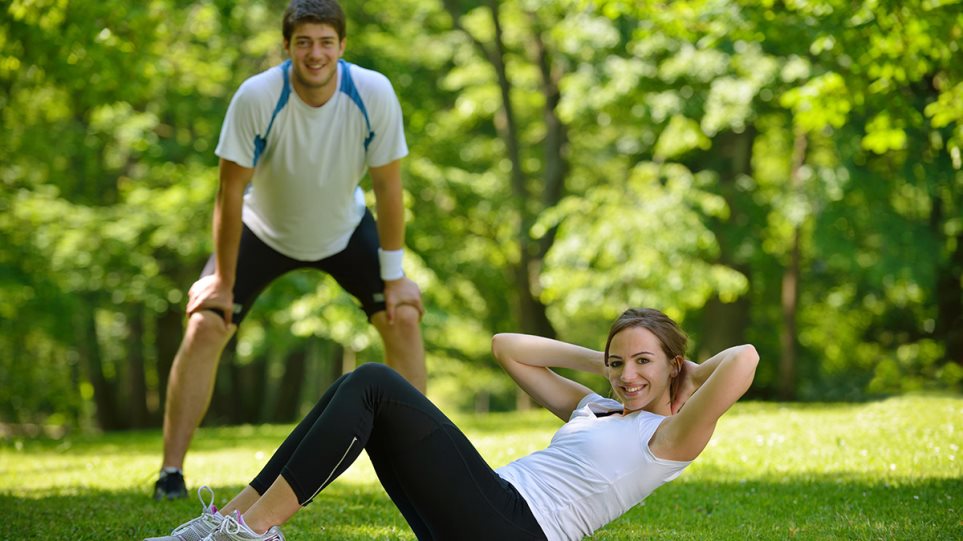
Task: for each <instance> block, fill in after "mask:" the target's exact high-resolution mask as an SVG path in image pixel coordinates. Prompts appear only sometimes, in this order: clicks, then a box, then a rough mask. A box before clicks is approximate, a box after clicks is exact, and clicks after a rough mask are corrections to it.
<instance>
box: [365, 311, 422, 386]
mask: <svg viewBox="0 0 963 541" xmlns="http://www.w3.org/2000/svg"><path fill="white" fill-rule="evenodd" d="M371 323H372V324H374V326H375V328H376V329H378V333H379V334H381V340H382V341H383V342H384V345H385V362H386V363H387V364H388V366H390V367H392V368H394V369H395V370H397V371H398V373H400V374H401V375H402V376H404V378H405V379H407V380H408V381H409V382H410V383H411V384H412V385H414V386H415V387H416V388H417V389H418V390H419V391H421V392H422V393H424V392H425V389H426V388H427V385H428V371H427V369H426V368H425V344H424V342H423V341H422V339H421V314H420V313H419V312H418V310H417V309H416V308H414V307H413V306H408V305H407V304H402V305H399V306H398V307H397V308H395V320H394V322H393V323H390V324H389V323H388V315H387V313H386V312H384V311H381V312H377V313H375V314H374V315H373V316H371Z"/></svg>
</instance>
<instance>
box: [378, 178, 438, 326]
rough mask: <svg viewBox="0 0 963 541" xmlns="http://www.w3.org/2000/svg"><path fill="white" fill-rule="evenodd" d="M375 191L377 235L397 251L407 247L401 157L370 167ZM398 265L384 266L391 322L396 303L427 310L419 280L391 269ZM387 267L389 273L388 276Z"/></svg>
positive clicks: (383, 246)
mask: <svg viewBox="0 0 963 541" xmlns="http://www.w3.org/2000/svg"><path fill="white" fill-rule="evenodd" d="M368 172H369V174H370V175H371V182H372V186H373V188H374V194H375V211H376V212H377V213H378V239H379V241H380V243H381V249H382V250H383V251H387V252H396V251H398V250H403V249H404V247H405V205H404V191H403V190H402V187H401V161H400V160H394V161H392V162H390V163H387V164H385V165H382V166H379V167H371V168H370V169H369V170H368ZM394 270H398V271H400V268H398V269H385V268H382V269H381V271H382V278H385V305H386V306H385V310H386V312H387V316H388V322H389V323H391V322H393V321H394V310H395V307H397V306H399V305H402V304H408V305H411V306H413V307H415V308H416V309H417V310H418V312H419V313H421V314H424V312H425V309H424V307H423V306H422V304H421V291H420V290H419V289H418V286H417V284H415V283H414V282H412V281H411V280H409V279H408V278H405V276H404V275H403V274H402V275H400V276H397V275H395V274H394V273H391V271H394ZM386 271H388V272H389V273H391V274H390V276H388V277H387V278H386V277H385V272H386Z"/></svg>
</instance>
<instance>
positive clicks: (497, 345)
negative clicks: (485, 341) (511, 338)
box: [492, 333, 508, 364]
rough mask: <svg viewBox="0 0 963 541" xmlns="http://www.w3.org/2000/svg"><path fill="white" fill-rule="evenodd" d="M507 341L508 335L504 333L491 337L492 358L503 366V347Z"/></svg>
mask: <svg viewBox="0 0 963 541" xmlns="http://www.w3.org/2000/svg"><path fill="white" fill-rule="evenodd" d="M507 341H508V335H507V334H505V333H498V334H496V335H495V336H492V356H493V357H495V360H496V361H498V364H505V347H506V345H505V344H506V342H507Z"/></svg>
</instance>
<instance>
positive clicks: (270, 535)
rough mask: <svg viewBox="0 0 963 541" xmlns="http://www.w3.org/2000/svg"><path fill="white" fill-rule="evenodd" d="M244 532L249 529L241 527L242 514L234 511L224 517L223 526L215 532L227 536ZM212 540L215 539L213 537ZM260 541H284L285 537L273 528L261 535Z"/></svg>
mask: <svg viewBox="0 0 963 541" xmlns="http://www.w3.org/2000/svg"><path fill="white" fill-rule="evenodd" d="M242 530H248V529H247V528H245V527H244V526H242V525H241V512H240V511H234V513H233V514H230V515H227V516H226V517H224V520H222V521H221V524H220V525H219V526H218V527H217V529H216V530H215V531H217V532H219V533H224V534H227V535H238V534H240V533H241V532H242ZM255 535H258V534H255ZM211 538H212V539H213V535H212V536H211ZM258 539H261V540H262V541H284V536H283V535H281V532H280V531H279V530H278V529H277V528H271V529H270V530H268V531H267V532H266V533H264V534H261V535H260V536H259V537H258Z"/></svg>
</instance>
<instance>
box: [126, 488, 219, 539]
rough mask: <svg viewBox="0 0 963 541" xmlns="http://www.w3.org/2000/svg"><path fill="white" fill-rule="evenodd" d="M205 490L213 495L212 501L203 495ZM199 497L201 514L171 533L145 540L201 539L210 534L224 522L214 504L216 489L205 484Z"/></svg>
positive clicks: (199, 491) (198, 490)
mask: <svg viewBox="0 0 963 541" xmlns="http://www.w3.org/2000/svg"><path fill="white" fill-rule="evenodd" d="M205 491H206V492H207V493H208V494H210V496H211V501H210V502H205V501H204V496H202V495H201V493H202V492H205ZM197 498H198V499H199V500H201V516H199V517H197V518H194V519H191V520H189V521H187V522H185V523H184V524H181V525H180V526H178V527H176V528H174V531H172V532H171V534H170V535H165V536H163V537H150V538H147V539H144V541H201V539H204V538H205V537H207V536H209V535H210V534H211V532H213V531H214V530H216V529H217V528H218V527H220V525H221V523H222V522H224V517H223V516H221V515H219V514H217V507H215V506H214V491H213V490H211V489H210V487H208V486H206V485H205V486H202V487H201V488H199V489H197Z"/></svg>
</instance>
